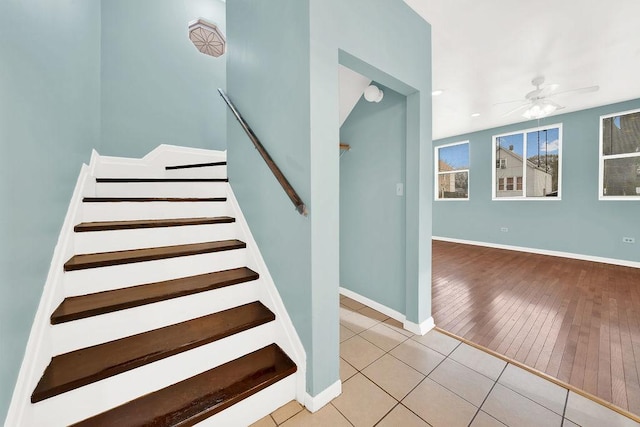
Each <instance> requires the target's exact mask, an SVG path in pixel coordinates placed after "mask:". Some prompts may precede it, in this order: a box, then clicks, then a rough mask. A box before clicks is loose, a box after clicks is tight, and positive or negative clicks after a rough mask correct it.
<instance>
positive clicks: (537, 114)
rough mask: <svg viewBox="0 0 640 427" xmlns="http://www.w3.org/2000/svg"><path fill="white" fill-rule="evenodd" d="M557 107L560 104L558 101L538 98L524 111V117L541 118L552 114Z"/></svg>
mask: <svg viewBox="0 0 640 427" xmlns="http://www.w3.org/2000/svg"><path fill="white" fill-rule="evenodd" d="M557 109H558V105H557V104H556V103H554V102H552V101H549V100H547V99H538V100H536V101H535V102H534V103H533V105H531V107H529V108H527V109H526V110H525V112H524V113H522V117H524V118H525V119H541V118H543V117H546V116H548V115H549V114H552V113H553V112H554V111H556V110H557Z"/></svg>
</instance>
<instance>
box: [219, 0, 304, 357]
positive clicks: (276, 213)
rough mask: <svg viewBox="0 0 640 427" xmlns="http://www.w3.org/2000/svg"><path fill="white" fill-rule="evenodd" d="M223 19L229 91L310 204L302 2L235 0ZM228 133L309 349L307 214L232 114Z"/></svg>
mask: <svg viewBox="0 0 640 427" xmlns="http://www.w3.org/2000/svg"><path fill="white" fill-rule="evenodd" d="M227 22H228V25H229V33H228V40H229V53H228V55H229V57H228V59H227V63H228V68H227V75H228V81H227V88H228V94H229V97H230V98H231V100H232V101H233V102H234V103H235V104H236V107H237V108H238V110H239V111H240V113H241V114H242V115H243V116H244V118H245V119H246V120H247V122H248V123H249V125H250V126H251V128H252V129H253V131H254V132H255V133H256V135H257V136H258V138H260V139H261V141H262V143H263V145H264V146H265V147H266V149H267V150H268V151H269V154H270V155H271V156H272V157H273V159H274V160H275V162H276V163H277V164H278V166H279V167H280V168H281V169H282V171H283V172H284V174H285V176H286V177H287V179H288V180H289V182H290V183H291V184H292V185H293V187H294V188H295V189H296V191H297V192H298V194H299V195H300V197H301V198H302V200H303V201H304V202H305V203H307V204H309V201H310V182H309V167H310V166H309V165H310V158H309V104H310V99H309V5H308V1H301V0H297V1H295V2H292V1H286V0H278V1H275V0H271V1H269V2H264V1H261V0H235V1H233V2H229V3H228V4H227ZM228 136H229V143H228V162H229V165H228V171H229V178H230V181H231V184H232V186H233V190H234V192H235V194H236V196H237V198H238V201H239V203H240V205H241V207H242V210H243V214H244V215H245V217H246V218H247V221H248V222H249V225H250V226H251V231H252V233H253V235H254V237H255V239H256V241H257V243H258V245H259V246H260V249H261V252H262V256H263V257H264V258H265V261H266V263H267V265H268V266H269V270H270V272H271V275H272V276H273V278H274V280H275V282H276V284H277V286H278V289H279V291H280V294H281V296H282V298H283V300H284V302H285V304H286V306H287V310H288V312H289V315H290V316H291V318H292V320H293V322H294V324H295V326H296V329H297V331H298V334H299V335H300V337H301V339H302V342H303V345H304V346H305V348H306V349H307V352H308V351H309V349H310V348H311V347H312V341H311V337H312V331H311V327H312V325H311V323H312V322H311V298H312V297H311V293H310V282H311V272H310V270H311V265H310V262H311V261H310V258H311V236H310V231H309V227H310V225H309V223H310V218H305V217H302V216H301V215H299V214H298V213H297V212H296V211H295V210H294V206H293V204H292V203H291V202H290V200H289V199H288V197H287V196H286V194H285V193H284V191H283V190H282V188H281V187H280V185H279V184H278V183H277V181H276V180H275V178H274V177H273V175H272V173H271V171H270V170H269V169H268V168H267V166H266V165H265V163H264V162H263V161H262V159H261V158H260V156H259V155H258V152H257V151H256V150H255V149H254V148H253V145H252V144H251V142H250V141H249V139H248V138H247V137H246V136H245V134H244V132H243V131H242V130H241V128H240V126H239V125H238V123H237V121H236V120H235V118H233V117H232V116H231V115H229V117H228ZM308 356H309V355H307V357H308Z"/></svg>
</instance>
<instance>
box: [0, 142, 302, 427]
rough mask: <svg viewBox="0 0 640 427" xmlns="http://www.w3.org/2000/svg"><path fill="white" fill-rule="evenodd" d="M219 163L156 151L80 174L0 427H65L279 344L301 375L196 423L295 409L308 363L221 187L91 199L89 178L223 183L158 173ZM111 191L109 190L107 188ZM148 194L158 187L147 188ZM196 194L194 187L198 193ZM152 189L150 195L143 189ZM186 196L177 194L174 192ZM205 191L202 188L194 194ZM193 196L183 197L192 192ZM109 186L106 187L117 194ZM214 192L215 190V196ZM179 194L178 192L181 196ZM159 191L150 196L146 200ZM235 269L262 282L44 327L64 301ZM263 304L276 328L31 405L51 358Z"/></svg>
mask: <svg viewBox="0 0 640 427" xmlns="http://www.w3.org/2000/svg"><path fill="white" fill-rule="evenodd" d="M225 161H226V153H224V152H213V151H209V150H199V149H189V148H186V149H184V148H181V147H175V146H166V145H163V146H160V147H158V148H157V149H155V150H154V151H153V152H152V153H150V154H148V155H147V156H145V157H144V158H143V159H123V158H115V157H103V156H100V155H99V154H98V153H96V152H94V153H93V155H92V157H91V163H90V165H89V166H86V165H84V166H83V167H82V170H81V173H80V176H79V178H78V183H77V184H76V189H75V191H74V195H73V198H72V200H71V204H70V206H69V210H68V212H67V215H66V217H65V222H64V225H63V227H62V231H61V234H60V237H59V241H58V244H57V246H56V249H55V251H54V256H53V260H52V264H51V268H50V272H49V276H48V278H47V282H46V284H45V286H44V291H43V295H42V298H41V302H40V306H39V308H38V312H37V313H36V318H35V321H34V325H33V327H32V332H31V335H30V337H29V343H28V345H27V351H26V356H25V359H24V361H23V364H22V367H21V370H20V373H19V377H18V382H17V384H16V388H15V390H14V395H13V398H12V402H11V406H10V408H9V412H8V415H7V420H6V422H7V425H25V426H30V425H52V426H57V425H68V424H70V423H73V422H77V421H80V420H82V419H85V418H88V417H91V416H93V415H96V414H98V413H100V412H103V411H105V410H109V409H111V408H113V407H115V406H118V405H120V404H123V403H125V402H127V401H130V400H133V399H135V398H137V397H140V396H142V395H145V394H148V393H150V392H153V391H155V390H158V389H161V388H164V387H167V386H168V385H171V384H174V383H176V382H178V381H181V380H183V379H186V378H189V377H191V376H193V375H196V374H198V373H201V372H204V371H206V370H208V369H212V368H214V367H216V366H219V365H221V364H223V363H226V362H228V361H231V360H234V359H236V358H238V357H241V356H243V355H245V354H248V353H250V352H252V351H255V350H257V349H259V348H262V347H264V346H267V345H269V344H271V343H276V344H277V345H278V346H280V347H281V348H282V349H283V350H284V352H285V353H286V354H287V355H288V356H289V357H290V358H291V359H292V360H293V361H294V362H295V363H296V365H297V372H296V373H295V374H292V375H290V376H288V377H286V378H285V379H283V380H280V381H278V382H276V383H275V384H273V385H271V386H269V387H267V388H266V389H264V390H262V391H261V392H258V393H256V394H254V395H252V396H250V397H249V398H247V399H245V400H243V401H241V402H240V403H238V404H235V405H232V406H231V407H229V408H227V409H225V410H224V411H222V412H220V413H218V414H216V415H214V416H213V417H211V418H208V419H206V420H204V421H202V422H201V425H248V424H250V423H252V422H254V421H256V420H258V419H260V418H262V417H263V416H265V415H267V414H268V413H270V412H272V411H273V410H275V409H277V408H278V407H279V406H282V405H283V404H285V403H287V402H288V401H290V400H291V399H294V398H295V399H297V400H298V401H299V402H301V403H303V402H304V401H305V371H306V369H305V368H306V355H305V352H304V348H303V346H302V343H301V342H300V339H299V337H298V336H297V333H296V331H295V328H294V327H293V324H292V322H291V320H290V318H289V316H288V314H287V313H286V310H285V308H284V304H283V302H282V300H281V299H280V296H279V294H278V292H277V289H276V287H275V284H274V283H273V280H272V278H271V276H270V275H269V272H268V270H267V268H266V265H265V263H264V260H263V259H262V257H261V255H260V253H259V251H258V248H257V245H256V243H255V241H254V240H253V237H252V236H251V234H250V231H249V228H248V225H247V223H246V221H245V219H244V217H243V215H242V213H241V211H240V210H239V207H238V204H237V201H236V200H235V197H234V196H233V192H232V190H231V187H230V185H229V184H228V183H227V182H220V183H211V182H208V183H203V184H205V185H211V184H213V185H215V186H216V187H217V188H218V189H217V190H216V193H215V194H216V195H215V196H211V195H210V194H211V193H207V191H209V189H206V190H204V192H202V193H200V192H199V191H200V189H198V192H197V193H190V191H192V190H191V189H192V188H193V186H192V184H193V183H168V184H177V185H175V186H174V187H175V193H174V192H173V191H174V190H171V192H169V193H167V192H163V191H164V190H160V191H158V192H157V193H156V194H148V193H147V192H139V191H138V190H139V189H140V188H142V187H141V186H140V184H141V183H131V184H130V185H131V186H138V190H135V189H134V190H132V191H129V190H128V189H129V188H132V187H130V186H129V185H126V186H120V184H117V185H118V187H117V191H113V192H112V193H109V195H108V196H105V195H104V193H102V194H99V193H100V191H101V189H100V185H101V184H96V182H95V177H96V176H99V177H121V178H146V177H149V178H176V177H178V178H189V177H198V178H226V176H225V175H226V166H224V165H223V166H213V167H206V168H193V169H191V168H185V169H173V170H167V169H166V168H165V166H173V165H180V164H202V163H211V162H225ZM104 185H111V186H113V185H114V184H112V183H109V184H104ZM153 185H154V186H155V185H156V184H155V183H154V184H153ZM198 186H200V183H198V185H197V186H196V187H198ZM147 187H148V186H147ZM181 187H182V189H181ZM202 187H204V186H202ZM190 188H191V189H190ZM115 189H116V187H111V190H115ZM220 189H221V190H220ZM182 190H184V191H182ZM154 191H155V190H154ZM85 197H125V198H127V197H180V198H187V197H188V198H191V197H225V198H226V199H227V200H226V201H220V202H218V201H217V202H212V201H207V202H202V201H182V202H167V201H154V202H143V203H140V202H122V201H121V202H84V203H83V198H85ZM214 216H230V217H233V218H235V223H230V224H211V225H198V226H181V227H175V229H173V228H172V227H168V228H153V229H137V230H118V231H100V232H84V233H74V232H73V227H74V226H75V225H77V224H79V223H81V222H92V221H126V220H140V219H172V218H194V217H214ZM227 239H238V240H241V241H243V242H245V243H246V245H247V247H246V249H234V250H229V251H222V252H214V253H208V254H199V255H191V256H183V257H176V258H169V259H164V260H156V261H146V262H138V263H131V264H123V265H116V266H109V267H99V268H94V269H87V270H78V271H69V272H63V265H64V263H65V262H66V261H67V260H69V259H70V258H71V257H72V256H73V255H74V254H81V253H93V252H108V251H114V250H127V249H137V248H145V247H158V246H169V245H177V244H188V243H200V242H205V241H216V240H227ZM238 267H248V268H250V269H252V270H254V271H256V272H257V273H258V274H259V276H260V277H259V279H258V280H254V281H250V282H245V283H240V284H235V285H231V286H227V287H223V288H219V289H215V290H209V291H206V292H201V293H198V294H193V295H188V296H182V297H178V298H173V299H169V300H165V301H161V302H155V303H153V304H147V305H142V306H138V307H133V308H129V309H126V310H120V311H116V312H112V313H106V314H101V315H96V316H93V317H88V318H86V319H80V320H74V321H70V322H66V323H61V324H58V325H51V324H50V320H49V319H50V316H51V313H53V311H54V310H55V309H56V307H57V306H58V305H59V304H60V303H61V302H62V300H63V299H64V298H65V297H67V296H74V295H84V294H90V293H95V292H101V291H105V290H110V289H118V288H124V287H129V286H136V285H140V284H146V283H153V282H159V281H165V280H171V279H175V278H181V277H187V276H193V275H198V274H205V273H210V272H214V271H220V270H226V269H231V268H238ZM256 300H258V301H260V302H262V303H263V304H264V305H265V306H267V307H268V308H269V309H270V310H271V311H272V312H273V313H274V314H275V320H274V321H271V322H269V323H267V324H264V325H261V326H258V327H255V328H252V329H249V330H246V331H243V332H241V333H238V334H235V335H232V336H229V337H227V338H224V339H222V340H219V341H216V342H213V343H210V344H207V345H204V346H201V347H198V348H196V349H192V350H189V351H186V352H184V353H180V354H176V355H174V356H171V357H168V358H166V359H163V360H160V361H156V362H153V363H151V364H148V365H145V366H142V367H138V368H136V369H133V370H131V371H128V372H124V373H121V374H118V375H115V376H113V377H110V378H106V379H103V380H100V381H97V382H95V383H92V384H89V385H86V386H83V387H80V388H77V389H75V390H71V391H68V392H65V393H62V394H59V395H57V396H53V397H51V398H48V399H45V400H42V401H40V402H37V403H35V404H32V403H30V396H31V393H32V392H33V390H34V389H35V386H36V384H37V383H38V381H39V380H40V377H41V376H42V373H43V372H44V369H45V368H46V366H47V365H48V363H49V362H50V360H51V358H52V357H53V356H55V355H58V354H62V353H65V352H69V351H73V350H76V349H81V348H85V347H87V346H91V345H95V344H100V343H103V342H107V341H110V340H115V339H118V338H122V337H126V336H131V335H132V334H137V333H141V332H145V331H148V330H153V329H157V328H160V327H163V326H167V325H172V324H176V323H179V322H181V321H185V320H190V319H194V318H197V317H200V316H204V315H207V314H211V313H215V312H219V311H222V310H226V309H228V308H233V307H237V306H239V305H243V304H245V303H249V302H252V301H256Z"/></svg>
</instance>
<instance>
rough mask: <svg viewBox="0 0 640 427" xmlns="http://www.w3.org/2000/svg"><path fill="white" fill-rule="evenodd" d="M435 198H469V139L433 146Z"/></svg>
mask: <svg viewBox="0 0 640 427" xmlns="http://www.w3.org/2000/svg"><path fill="white" fill-rule="evenodd" d="M434 159H435V162H436V164H435V170H436V179H435V184H436V188H435V199H436V200H469V141H464V142H456V143H454V144H448V145H441V146H439V147H436V148H435V156H434Z"/></svg>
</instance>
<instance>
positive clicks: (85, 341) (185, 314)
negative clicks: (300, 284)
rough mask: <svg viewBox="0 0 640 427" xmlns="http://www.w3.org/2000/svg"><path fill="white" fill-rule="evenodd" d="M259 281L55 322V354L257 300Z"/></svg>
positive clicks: (53, 333) (53, 331) (52, 330)
mask: <svg viewBox="0 0 640 427" xmlns="http://www.w3.org/2000/svg"><path fill="white" fill-rule="evenodd" d="M256 286H258V284H257V282H256V281H252V282H246V283H240V284H237V285H232V286H227V287H224V288H220V289H216V290H212V291H207V292H201V293H198V294H193V295H189V296H185V297H180V298H174V299H170V300H166V301H161V302H156V303H154V304H147V305H143V306H139V307H134V308H130V309H127V310H120V311H116V312H113V313H107V314H102V315H99V316H93V317H89V318H86V319H80V320H74V321H71V322H65V323H61V324H58V325H53V327H52V329H51V333H52V336H53V354H62V353H67V352H69V351H73V350H77V349H80V348H85V347H89V346H92V345H96V344H100V343H103V342H108V341H113V340H116V339H119V338H124V337H127V336H131V335H135V334H139V333H142V332H146V331H150V330H153V329H158V328H162V327H164V326H169V325H173V324H176V323H180V322H184V321H186V320H190V319H195V318H197V317H201V316H206V315H208V314H211V313H217V312H219V311H222V310H226V309H229V308H234V307H237V306H240V305H243V304H248V303H250V302H254V301H256V300H257V297H256V294H257V292H256V291H255V288H256Z"/></svg>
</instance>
